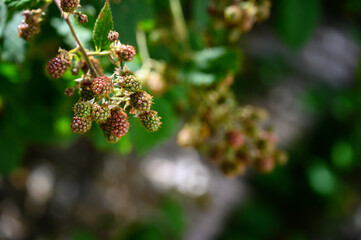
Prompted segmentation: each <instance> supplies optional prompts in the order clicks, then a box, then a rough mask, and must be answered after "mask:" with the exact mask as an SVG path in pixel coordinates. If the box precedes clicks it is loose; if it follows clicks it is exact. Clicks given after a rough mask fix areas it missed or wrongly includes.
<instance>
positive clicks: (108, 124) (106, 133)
mask: <svg viewBox="0 0 361 240" xmlns="http://www.w3.org/2000/svg"><path fill="white" fill-rule="evenodd" d="M100 128H101V129H102V131H103V134H104V137H105V140H107V142H109V143H116V142H118V141H119V139H120V137H116V136H113V135H112V134H111V132H110V129H111V121H109V120H108V121H106V122H104V123H102V124H100Z"/></svg>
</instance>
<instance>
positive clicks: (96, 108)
mask: <svg viewBox="0 0 361 240" xmlns="http://www.w3.org/2000/svg"><path fill="white" fill-rule="evenodd" d="M109 117H110V109H109V108H108V106H107V105H99V104H97V103H94V104H93V106H92V118H93V120H94V121H96V122H97V123H102V122H105V121H106V120H107V119H108V118H109Z"/></svg>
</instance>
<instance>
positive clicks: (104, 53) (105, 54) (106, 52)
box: [88, 51, 110, 56]
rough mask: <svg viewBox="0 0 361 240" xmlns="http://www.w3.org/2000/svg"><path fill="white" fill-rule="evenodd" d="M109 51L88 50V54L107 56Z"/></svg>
mask: <svg viewBox="0 0 361 240" xmlns="http://www.w3.org/2000/svg"><path fill="white" fill-rule="evenodd" d="M109 54H110V51H102V52H88V56H108V55H109Z"/></svg>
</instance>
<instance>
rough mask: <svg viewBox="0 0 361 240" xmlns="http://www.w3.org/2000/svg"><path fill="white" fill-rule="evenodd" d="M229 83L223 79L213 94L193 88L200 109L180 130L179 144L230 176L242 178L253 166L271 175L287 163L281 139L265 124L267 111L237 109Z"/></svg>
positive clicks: (255, 108) (252, 108)
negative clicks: (206, 157)
mask: <svg viewBox="0 0 361 240" xmlns="http://www.w3.org/2000/svg"><path fill="white" fill-rule="evenodd" d="M230 82H233V81H229V79H228V78H226V79H224V80H223V81H221V82H219V83H218V84H217V85H216V86H215V89H214V91H204V90H203V92H200V91H201V90H200V89H194V90H195V92H194V93H193V94H192V96H194V99H192V101H193V102H196V103H199V104H200V106H199V107H198V108H196V112H194V113H193V117H192V120H191V121H189V122H188V123H187V124H186V125H185V126H184V127H183V128H182V129H181V130H180V131H179V133H178V136H177V142H178V144H179V145H181V146H186V147H195V148H197V149H198V150H200V151H201V152H203V153H204V154H205V155H207V156H208V157H209V158H210V160H211V162H212V163H214V164H215V165H217V166H218V167H219V169H220V170H221V171H223V172H224V174H226V175H227V176H238V175H242V174H244V173H245V172H246V170H247V169H248V168H249V167H251V166H252V167H254V168H256V169H257V170H259V171H260V172H264V173H268V172H271V171H272V170H273V169H274V168H275V166H276V165H282V164H285V163H286V161H287V155H286V154H285V153H284V152H283V151H281V150H278V149H277V143H278V139H277V137H276V135H275V133H274V132H273V131H272V128H270V127H268V126H267V123H266V121H267V118H268V114H267V112H266V111H265V110H264V109H261V108H257V107H253V106H244V107H240V106H238V104H237V101H236V99H235V96H234V94H233V93H232V91H230V89H229V86H230ZM224 99H227V101H224Z"/></svg>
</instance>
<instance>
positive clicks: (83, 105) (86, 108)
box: [73, 101, 92, 118]
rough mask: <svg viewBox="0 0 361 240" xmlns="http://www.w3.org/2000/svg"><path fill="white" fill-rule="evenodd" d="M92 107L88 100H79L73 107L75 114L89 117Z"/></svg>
mask: <svg viewBox="0 0 361 240" xmlns="http://www.w3.org/2000/svg"><path fill="white" fill-rule="evenodd" d="M91 109H92V108H91V105H90V103H88V102H86V101H79V102H77V103H76V104H75V105H74V107H73V110H74V113H75V115H76V116H78V117H82V118H85V117H89V116H90V113H91Z"/></svg>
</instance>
